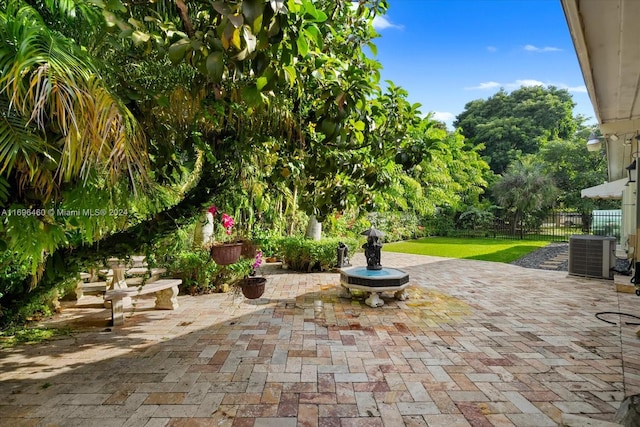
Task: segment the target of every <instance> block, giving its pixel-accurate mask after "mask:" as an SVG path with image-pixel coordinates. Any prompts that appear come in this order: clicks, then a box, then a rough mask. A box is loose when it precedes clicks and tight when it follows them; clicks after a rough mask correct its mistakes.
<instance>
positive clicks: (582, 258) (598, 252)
mask: <svg viewBox="0 0 640 427" xmlns="http://www.w3.org/2000/svg"><path fill="white" fill-rule="evenodd" d="M615 252H616V238H615V237H608V236H588V235H576V236H571V237H570V238H569V274H572V275H574V276H584V277H597V278H600V279H613V270H612V268H614V267H615V266H616V254H615Z"/></svg>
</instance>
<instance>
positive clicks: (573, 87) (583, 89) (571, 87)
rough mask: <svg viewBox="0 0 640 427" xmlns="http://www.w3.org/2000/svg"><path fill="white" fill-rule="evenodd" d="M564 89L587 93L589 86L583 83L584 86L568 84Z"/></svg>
mask: <svg viewBox="0 0 640 427" xmlns="http://www.w3.org/2000/svg"><path fill="white" fill-rule="evenodd" d="M563 89H566V90H568V91H569V92H576V93H587V87H586V86H585V85H582V86H567V87H565V88H563Z"/></svg>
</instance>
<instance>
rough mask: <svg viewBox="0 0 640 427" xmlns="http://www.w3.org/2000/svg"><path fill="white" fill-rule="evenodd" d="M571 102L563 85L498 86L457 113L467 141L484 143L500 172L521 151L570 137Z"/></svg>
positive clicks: (529, 151) (490, 160)
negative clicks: (509, 91) (496, 90)
mask: <svg viewBox="0 0 640 427" xmlns="http://www.w3.org/2000/svg"><path fill="white" fill-rule="evenodd" d="M574 105H575V103H574V102H573V100H572V98H571V95H570V94H569V92H568V91H567V90H566V89H558V88H555V87H553V86H551V87H546V88H545V87H542V86H532V87H522V88H520V89H517V90H514V91H513V92H511V93H507V92H506V91H505V90H504V89H501V90H500V91H499V92H498V93H496V94H495V95H493V96H491V97H489V98H488V99H486V100H474V101H471V102H469V103H467V105H466V106H465V110H464V111H463V112H462V113H461V114H460V115H458V117H457V118H456V120H455V122H454V126H455V127H456V128H457V127H459V128H461V131H462V134H463V135H464V136H465V137H466V138H467V141H468V142H469V143H470V144H473V145H478V144H483V145H484V150H483V151H482V155H483V156H484V157H485V159H486V160H487V162H488V163H489V165H490V166H491V170H492V171H493V172H495V173H496V174H502V173H503V172H504V171H505V170H506V169H507V166H508V165H509V164H510V163H511V162H512V161H513V160H515V159H517V158H518V157H519V156H521V155H525V154H535V153H537V152H538V151H539V150H540V149H541V148H542V147H543V146H544V145H545V144H546V143H547V141H550V140H556V139H565V138H571V137H572V135H573V134H574V132H575V130H576V126H577V124H576V121H575V120H574V118H573V107H574Z"/></svg>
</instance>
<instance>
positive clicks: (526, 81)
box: [504, 79, 547, 89]
mask: <svg viewBox="0 0 640 427" xmlns="http://www.w3.org/2000/svg"><path fill="white" fill-rule="evenodd" d="M504 86H505V87H508V88H514V89H516V88H519V87H520V86H526V87H530V86H547V85H546V84H545V83H543V82H541V81H540V80H533V79H523V80H516V81H515V82H513V83H507V84H506V85H504Z"/></svg>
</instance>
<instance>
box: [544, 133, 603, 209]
mask: <svg viewBox="0 0 640 427" xmlns="http://www.w3.org/2000/svg"><path fill="white" fill-rule="evenodd" d="M590 132H591V130H590V129H586V128H584V129H582V130H581V131H579V132H576V134H575V136H574V137H573V138H570V139H565V140H554V141H550V142H549V143H548V144H546V145H545V147H543V148H542V149H541V150H540V152H539V153H538V154H537V156H536V157H537V159H539V160H538V161H539V162H540V163H542V164H544V165H545V166H544V168H545V171H546V172H547V173H548V174H549V175H550V176H551V177H552V178H553V180H554V182H555V184H556V186H557V187H558V189H559V191H560V192H559V195H558V202H560V203H561V204H562V205H563V206H564V207H567V208H572V209H577V210H578V211H579V212H582V213H590V212H591V211H592V210H593V209H595V208H596V206H597V205H598V202H596V201H594V200H591V199H584V198H582V196H581V194H580V192H581V190H583V189H585V188H588V187H592V186H594V185H599V184H602V183H603V182H605V181H606V180H607V161H606V157H605V156H604V153H603V152H598V153H591V152H589V151H587V148H586V146H585V143H584V142H585V141H586V139H587V136H588V135H589V133H590Z"/></svg>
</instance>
